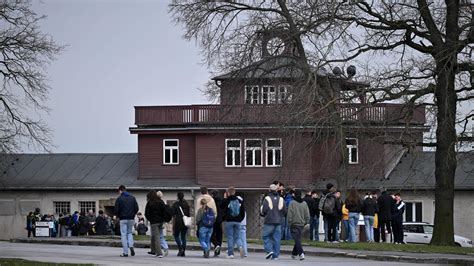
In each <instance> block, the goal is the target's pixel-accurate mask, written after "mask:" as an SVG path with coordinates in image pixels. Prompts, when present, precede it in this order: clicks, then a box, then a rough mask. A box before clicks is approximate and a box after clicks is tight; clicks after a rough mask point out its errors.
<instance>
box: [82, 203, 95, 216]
mask: <svg viewBox="0 0 474 266" xmlns="http://www.w3.org/2000/svg"><path fill="white" fill-rule="evenodd" d="M89 210H92V212H94V213H95V201H79V212H81V213H82V212H83V213H85V214H87V213H88V212H89Z"/></svg>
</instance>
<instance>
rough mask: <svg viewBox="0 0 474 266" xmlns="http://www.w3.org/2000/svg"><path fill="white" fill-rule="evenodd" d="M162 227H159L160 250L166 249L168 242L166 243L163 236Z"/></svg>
mask: <svg viewBox="0 0 474 266" xmlns="http://www.w3.org/2000/svg"><path fill="white" fill-rule="evenodd" d="M164 228H165V227H164V226H161V227H160V245H161V248H162V249H168V242H166V239H165V234H163V230H164Z"/></svg>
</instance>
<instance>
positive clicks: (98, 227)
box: [95, 210, 109, 235]
mask: <svg viewBox="0 0 474 266" xmlns="http://www.w3.org/2000/svg"><path fill="white" fill-rule="evenodd" d="M108 232H109V228H108V222H107V219H106V218H105V215H104V211H103V210H99V216H97V218H95V234H96V235H107V234H108Z"/></svg>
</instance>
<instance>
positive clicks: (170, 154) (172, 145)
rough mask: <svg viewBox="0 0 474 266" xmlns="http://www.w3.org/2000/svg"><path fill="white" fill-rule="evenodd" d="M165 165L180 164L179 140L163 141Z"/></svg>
mask: <svg viewBox="0 0 474 266" xmlns="http://www.w3.org/2000/svg"><path fill="white" fill-rule="evenodd" d="M163 164H167V165H176V164H179V140H177V139H165V140H163Z"/></svg>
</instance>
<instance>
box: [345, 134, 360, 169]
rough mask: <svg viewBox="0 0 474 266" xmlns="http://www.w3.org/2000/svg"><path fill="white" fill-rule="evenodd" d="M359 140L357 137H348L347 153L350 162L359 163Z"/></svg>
mask: <svg viewBox="0 0 474 266" xmlns="http://www.w3.org/2000/svg"><path fill="white" fill-rule="evenodd" d="M357 146H358V140H357V139H350V138H348V139H346V148H347V155H348V159H349V164H357V163H359V151H358V147H357Z"/></svg>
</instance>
